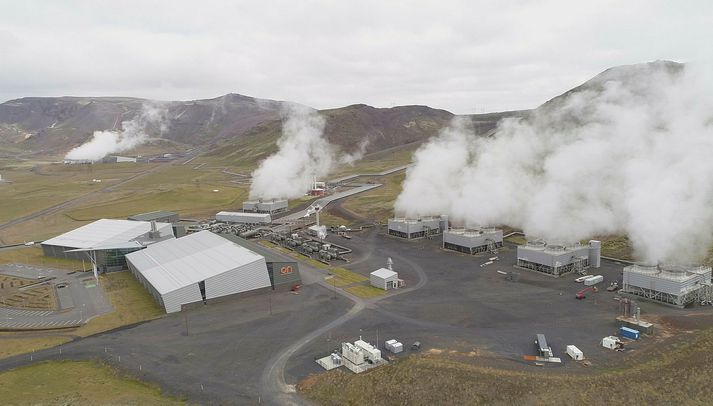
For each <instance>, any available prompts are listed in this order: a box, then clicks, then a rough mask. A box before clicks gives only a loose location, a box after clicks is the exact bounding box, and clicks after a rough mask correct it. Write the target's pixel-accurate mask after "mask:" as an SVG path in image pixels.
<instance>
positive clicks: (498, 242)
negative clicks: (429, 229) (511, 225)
mask: <svg viewBox="0 0 713 406" xmlns="http://www.w3.org/2000/svg"><path fill="white" fill-rule="evenodd" d="M502 246H503V230H500V229H497V228H480V229H465V228H451V229H450V230H446V231H444V232H443V248H445V249H449V250H453V251H458V252H463V253H466V254H471V255H473V254H477V253H480V252H487V251H489V252H493V251H495V250H496V249H498V248H500V247H502Z"/></svg>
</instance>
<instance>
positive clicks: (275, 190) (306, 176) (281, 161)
mask: <svg viewBox="0 0 713 406" xmlns="http://www.w3.org/2000/svg"><path fill="white" fill-rule="evenodd" d="M283 114H284V116H285V117H286V119H285V121H284V123H283V126H282V137H280V139H279V140H278V141H277V146H278V148H279V150H278V151H277V152H276V153H274V154H273V155H271V156H269V157H268V158H267V159H265V160H264V161H262V163H261V164H260V166H259V167H258V168H257V169H256V170H255V171H254V172H253V173H252V185H251V186H250V198H251V199H257V198H261V199H273V198H296V197H300V196H303V195H304V194H305V192H306V191H307V190H309V189H310V187H311V185H312V180H313V178H315V177H316V178H317V179H321V178H323V177H324V176H327V175H329V174H330V173H331V172H332V171H333V170H334V168H335V167H336V166H337V164H348V165H353V163H354V162H355V161H357V160H359V159H361V158H362V156H363V155H364V152H365V151H366V147H367V145H368V140H366V139H365V141H362V142H361V143H360V144H359V148H358V150H357V151H355V152H353V153H351V154H341V155H340V154H339V152H338V148H337V147H335V146H334V145H332V144H331V143H329V141H327V139H326V138H325V137H324V126H325V119H324V117H322V116H321V115H319V113H318V112H317V111H316V110H313V109H311V108H309V107H305V106H301V105H297V104H291V105H288V107H287V108H286V109H285V111H284V112H283Z"/></svg>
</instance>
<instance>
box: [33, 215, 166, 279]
mask: <svg viewBox="0 0 713 406" xmlns="http://www.w3.org/2000/svg"><path fill="white" fill-rule="evenodd" d="M172 238H174V234H173V229H172V227H171V224H168V223H157V222H148V221H130V220H113V219H101V220H97V221H95V222H93V223H89V224H87V225H84V226H82V227H79V228H77V229H74V230H72V231H69V232H67V233H64V234H62V235H59V236H57V237H54V238H50V239H49V240H46V241H44V242H42V244H41V245H42V252H43V253H44V255H46V256H49V257H55V258H66V259H76V260H79V261H84V260H87V259H88V260H90V261H91V262H92V264H93V265H95V266H96V270H97V271H98V272H108V271H114V270H121V269H125V268H126V259H125V258H124V257H125V255H126V254H128V253H130V252H134V251H137V250H140V249H143V248H144V247H146V246H148V245H150V244H153V243H156V242H159V241H163V240H166V239H172Z"/></svg>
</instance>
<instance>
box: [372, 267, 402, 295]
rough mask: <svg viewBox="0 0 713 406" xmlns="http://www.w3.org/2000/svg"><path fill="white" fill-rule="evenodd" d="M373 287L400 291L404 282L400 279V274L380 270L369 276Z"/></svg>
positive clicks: (388, 270) (383, 269)
mask: <svg viewBox="0 0 713 406" xmlns="http://www.w3.org/2000/svg"><path fill="white" fill-rule="evenodd" d="M369 282H370V283H371V286H373V287H375V288H379V289H384V290H390V289H398V288H400V287H401V286H402V285H403V280H401V279H399V274H398V273H396V272H394V271H392V270H390V269H386V268H380V269H377V270H376V271H374V272H372V273H370V274H369Z"/></svg>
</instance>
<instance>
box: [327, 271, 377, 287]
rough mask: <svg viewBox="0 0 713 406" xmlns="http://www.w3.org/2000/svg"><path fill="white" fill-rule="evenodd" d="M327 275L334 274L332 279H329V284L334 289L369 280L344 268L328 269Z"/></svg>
mask: <svg viewBox="0 0 713 406" xmlns="http://www.w3.org/2000/svg"><path fill="white" fill-rule="evenodd" d="M329 273H331V274H334V277H333V278H331V280H330V281H329V284H330V285H333V286H336V287H342V286H347V285H351V284H352V283H357V282H364V281H368V280H369V278H367V277H366V276H364V275H360V274H358V273H356V272H352V271H350V270H348V269H344V268H337V267H330V268H329Z"/></svg>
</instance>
